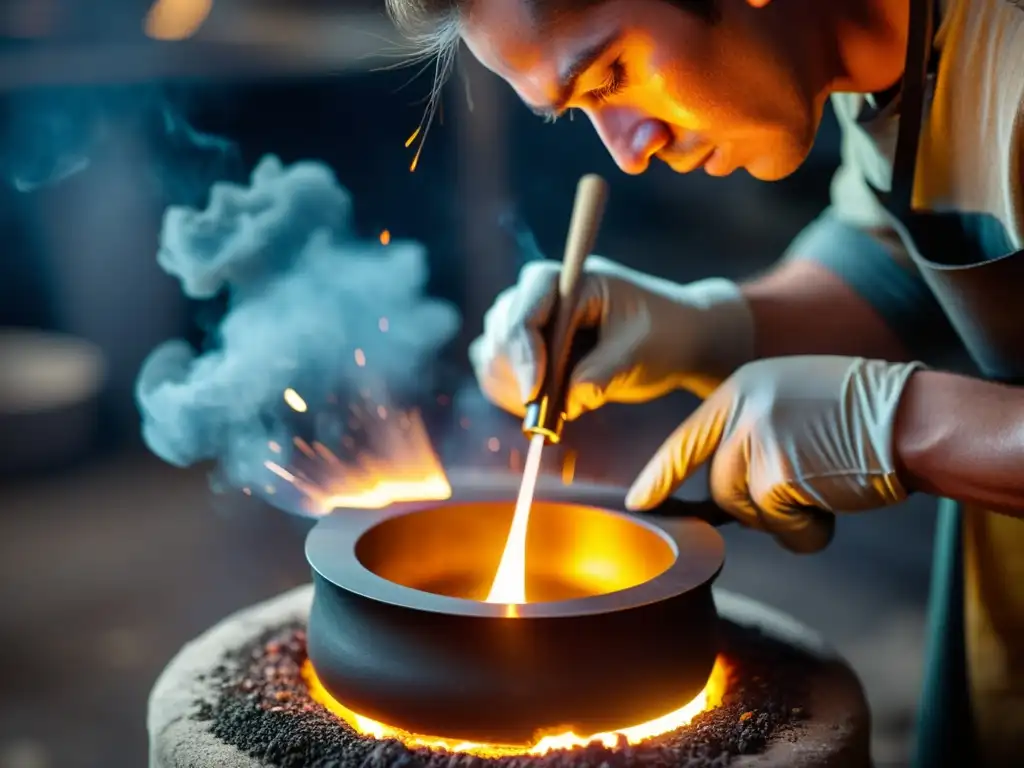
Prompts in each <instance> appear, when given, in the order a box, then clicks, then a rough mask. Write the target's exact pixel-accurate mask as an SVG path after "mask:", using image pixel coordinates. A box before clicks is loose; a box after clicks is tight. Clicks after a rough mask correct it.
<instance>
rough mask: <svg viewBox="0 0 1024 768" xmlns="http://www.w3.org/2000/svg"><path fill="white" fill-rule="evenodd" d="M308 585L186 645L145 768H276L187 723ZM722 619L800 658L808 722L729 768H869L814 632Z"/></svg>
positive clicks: (863, 719)
mask: <svg viewBox="0 0 1024 768" xmlns="http://www.w3.org/2000/svg"><path fill="white" fill-rule="evenodd" d="M312 594H313V593H312V587H310V586H305V587H300V588H298V589H295V590H292V591H291V592H287V593H285V594H283V595H281V596H279V597H276V598H274V599H272V600H269V601H267V602H265V603H261V604H259V605H256V606H253V607H251V608H247V609H245V610H243V611H240V612H239V613H236V614H235V615H233V616H230V617H228V618H226V619H224V620H223V621H222V622H221V623H220V624H218V625H217V626H215V627H213V628H212V629H210V630H209V631H207V632H206V633H205V634H204V635H202V636H201V637H199V638H197V639H196V640H194V641H193V642H191V643H189V644H188V645H186V646H185V647H184V648H183V649H182V650H181V651H180V652H179V653H178V655H177V656H176V657H175V658H174V659H173V660H172V661H171V663H170V664H169V665H168V666H167V668H166V669H165V670H164V672H163V673H162V674H161V675H160V678H159V679H158V680H157V683H156V686H155V687H154V688H153V691H152V693H151V694H150V699H149V712H148V716H147V728H148V731H149V750H150V751H149V754H150V757H149V764H150V768H276V767H275V766H269V765H266V764H264V763H261V762H258V761H256V760H253V759H252V758H250V757H248V756H247V755H245V754H243V753H242V752H240V751H239V750H238V749H236V748H235V747H233V746H230V745H228V744H225V743H223V742H222V741H220V740H219V739H217V738H216V737H215V736H214V735H213V734H211V733H210V732H209V730H208V724H207V723H204V722H200V721H197V720H195V719H194V715H195V713H196V711H197V709H198V703H197V702H199V701H200V700H205V699H210V698H211V697H212V696H213V695H215V686H216V682H214V680H215V679H216V675H214V674H213V673H214V670H215V669H216V668H217V667H218V666H219V665H220V664H222V663H223V661H224V658H225V655H226V654H227V653H228V652H230V651H231V650H234V649H238V648H241V647H243V646H245V645H246V644H247V643H249V642H251V641H252V640H254V639H256V638H258V637H260V636H262V635H263V634H264V633H265V632H267V631H268V630H271V629H274V628H275V627H278V626H283V625H285V624H288V623H290V622H293V621H296V620H302V619H303V618H304V617H305V616H306V615H307V614H308V612H309V606H310V602H311V600H312ZM715 599H716V602H717V604H718V609H719V613H720V614H721V616H722V618H723V619H725V620H726V621H729V622H732V623H734V624H738V625H744V626H753V627H757V628H758V629H760V630H761V631H762V632H763V633H764V634H766V635H767V636H769V637H770V638H772V639H774V640H776V641H779V642H781V643H784V644H786V645H788V646H789V647H790V648H791V649H793V650H794V651H795V652H797V653H799V654H800V655H802V656H805V657H806V659H807V664H806V671H807V672H806V677H805V679H803V680H801V681H799V684H800V685H802V686H803V688H804V690H805V692H806V693H805V700H806V702H807V710H808V713H809V716H808V717H807V718H806V719H804V720H801V721H799V722H798V723H796V724H795V725H794V726H792V727H790V728H787V729H786V730H785V731H784V732H783V733H782V734H780V735H778V736H776V737H775V738H774V740H773V741H772V742H771V743H770V744H769V745H768V748H767V749H766V750H765V751H764V752H762V753H761V754H757V755H747V756H742V757H737V758H736V759H735V760H733V762H732V763H730V766H736V768H754V767H755V766H756V767H757V768H769V767H771V766H785V767H786V768H869V767H870V765H871V760H870V754H869V752H870V750H869V747H870V736H871V734H870V716H869V714H868V707H867V702H866V700H865V697H864V692H863V690H862V689H861V686H860V682H859V681H858V680H857V677H856V675H855V674H854V673H853V671H852V670H851V669H850V667H849V665H847V664H846V662H845V661H844V660H843V659H842V658H840V657H839V656H838V654H837V653H836V652H835V651H834V650H832V649H831V648H830V647H829V646H828V645H827V644H826V643H825V642H824V641H823V640H822V639H821V638H820V637H819V636H818V635H817V634H815V633H814V632H813V631H811V630H810V629H808V628H807V627H805V626H803V625H801V624H799V623H798V622H796V621H795V620H793V619H791V618H789V617H788V616H785V615H783V614H780V613H779V612H777V611H774V610H772V609H770V608H768V607H766V606H764V605H761V604H759V603H757V602H755V601H753V600H749V599H747V598H744V597H741V596H739V595H735V594H730V593H727V592H722V591H716V592H715Z"/></svg>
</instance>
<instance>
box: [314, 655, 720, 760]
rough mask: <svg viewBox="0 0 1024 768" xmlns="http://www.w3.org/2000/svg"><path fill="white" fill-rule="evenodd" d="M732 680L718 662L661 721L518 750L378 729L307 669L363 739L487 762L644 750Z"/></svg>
mask: <svg viewBox="0 0 1024 768" xmlns="http://www.w3.org/2000/svg"><path fill="white" fill-rule="evenodd" d="M730 675H731V672H730V670H729V665H728V662H726V661H725V660H724V659H723V658H722V657H721V656H719V658H718V660H717V661H716V663H715V666H714V668H713V670H712V672H711V677H710V678H709V679H708V683H707V685H706V686H705V688H704V690H703V691H701V692H700V693H699V694H698V695H697V696H696V697H695V698H694V699H692V700H691V701H689V702H688V703H687V704H685V705H683V706H682V707H679V708H678V709H676V710H674V711H672V712H668V713H666V714H665V715H662V716H661V717H658V718H655V719H653V720H649V721H647V722H645V723H640V724H637V725H633V726H629V727H627V728H620V729H618V730H616V731H615V732H609V733H595V734H590V735H583V736H581V735H578V734H575V733H573V732H571V731H567V732H553V733H547V734H538V736H537V738H536V739H535V740H534V741H533V742H532V743H529V744H518V745H517V744H485V743H479V742H472V741H465V740H460V739H450V738H445V737H443V736H427V735H422V734H413V733H408V732H406V731H403V730H401V729H399V728H393V727H391V726H389V725H385V724H384V723H379V722H377V721H376V720H372V719H371V718H368V717H364V716H362V715H359V714H358V713H356V712H353V711H352V710H350V709H348V708H347V707H345V705H344V704H342V703H341V702H339V701H337V700H336V699H334V697H333V696H331V694H330V693H329V692H328V691H327V690H325V689H324V687H323V686H322V685H321V684H320V681H319V679H318V678H317V676H316V671H315V670H314V669H313V665H312V664H311V663H310V662H309V660H308V659H307V660H306V662H305V663H304V664H303V667H302V676H303V678H304V679H305V681H306V685H307V686H308V689H309V695H310V698H311V699H313V700H314V701H316V702H317V703H318V704H320V705H321V706H322V707H324V708H325V709H326V710H327V711H329V712H330V713H331V714H333V715H334V716H335V717H337V718H339V719H341V720H343V721H345V722H346V723H347V724H348V725H349V726H350V727H351V728H352V729H353V730H355V731H356V732H357V733H359V734H360V735H363V736H369V737H372V738H376V739H395V740H396V741H400V742H401V743H402V744H404V745H406V746H408V747H425V748H428V749H438V750H445V751H448V752H463V753H467V754H472V755H477V756H479V757H487V758H497V757H506V756H511V755H543V754H546V753H548V752H551V751H554V750H560V749H574V748H578V747H586V746H587V745H589V744H591V743H593V742H599V743H600V744H602V745H603V746H605V747H607V748H609V749H611V748H615V747H619V746H626V745H633V744H639V743H641V742H643V741H645V740H646V739H650V738H653V737H655V736H660V735H662V734H665V733H670V732H671V731H674V730H676V729H678V728H681V727H683V726H685V725H689V723H690V722H691V721H692V720H693V718H694V717H696V716H697V715H699V714H700V713H702V712H706V711H707V710H710V709H714V708H715V707H717V706H719V705H720V704H721V703H722V699H723V697H724V696H725V693H726V691H727V689H728V687H729V679H730Z"/></svg>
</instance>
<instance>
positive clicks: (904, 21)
mask: <svg viewBox="0 0 1024 768" xmlns="http://www.w3.org/2000/svg"><path fill="white" fill-rule="evenodd" d="M822 6H823V7H825V8H827V9H828V10H826V11H825V13H826V14H827V15H828V16H829V17H830V18H828V19H826V22H827V23H829V24H831V25H832V28H833V30H834V36H833V38H832V39H835V40H838V42H839V45H838V48H837V50H836V53H835V59H834V62H833V66H832V69H833V73H832V80H831V90H833V91H840V92H846V93H877V92H879V91H884V90H885V89H886V88H889V87H891V86H893V85H895V84H896V82H897V81H899V79H900V78H901V77H902V76H903V66H904V63H905V60H906V52H907V38H908V36H909V26H910V24H909V18H908V17H909V14H910V0H831V2H829V3H822Z"/></svg>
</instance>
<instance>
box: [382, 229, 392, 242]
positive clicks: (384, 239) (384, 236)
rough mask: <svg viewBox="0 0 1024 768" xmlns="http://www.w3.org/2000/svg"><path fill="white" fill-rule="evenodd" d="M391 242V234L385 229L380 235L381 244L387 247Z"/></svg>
mask: <svg viewBox="0 0 1024 768" xmlns="http://www.w3.org/2000/svg"><path fill="white" fill-rule="evenodd" d="M390 242H391V232H389V231H388V230H386V229H385V230H384V231H383V232H381V233H380V244H381V245H387V244H388V243H390Z"/></svg>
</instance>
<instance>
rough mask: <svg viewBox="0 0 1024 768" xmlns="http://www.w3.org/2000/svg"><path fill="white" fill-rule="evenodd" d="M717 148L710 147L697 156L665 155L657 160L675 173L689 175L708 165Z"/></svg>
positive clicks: (691, 154)
mask: <svg viewBox="0 0 1024 768" xmlns="http://www.w3.org/2000/svg"><path fill="white" fill-rule="evenodd" d="M717 151H718V149H717V147H714V146H711V147H708V148H707V149H705V150H703V151H702V152H700V153H699V154H693V153H690V154H687V155H675V156H673V155H666V156H660V155H659V157H658V159H659V160H661V161H662V162H664V163H665V164H666V165H667V166H668V167H669V168H671V169H672V170H673V171H675V172H676V173H691V172H693V171H696V170H699V169H700V168H703V167H704V166H705V165H707V164H708V161H709V160H711V158H712V157H713V156H714V154H715V152H717Z"/></svg>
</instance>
